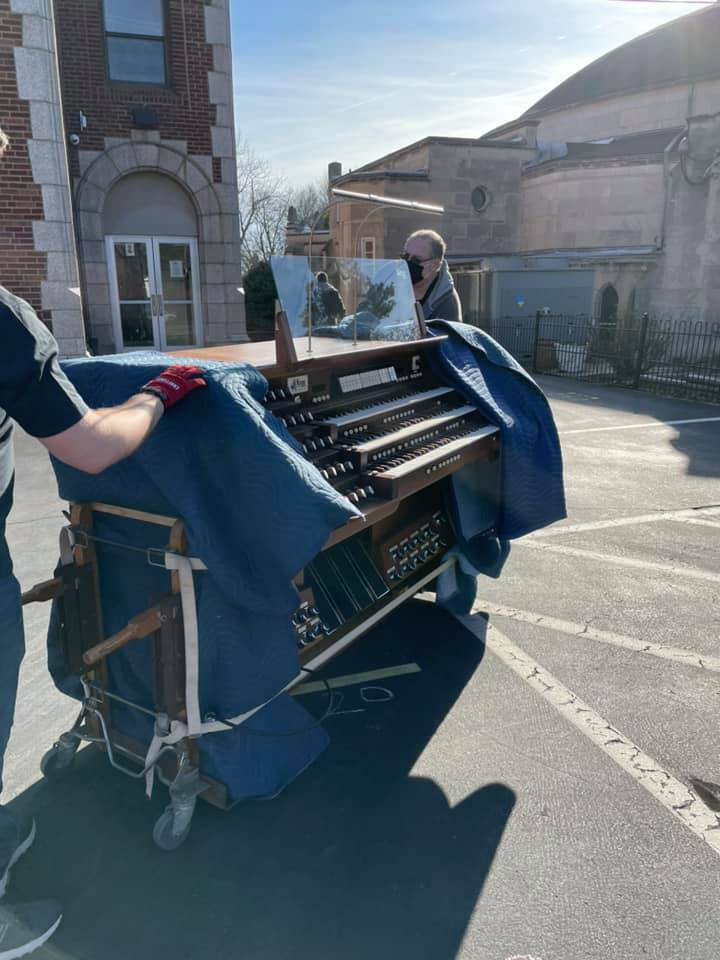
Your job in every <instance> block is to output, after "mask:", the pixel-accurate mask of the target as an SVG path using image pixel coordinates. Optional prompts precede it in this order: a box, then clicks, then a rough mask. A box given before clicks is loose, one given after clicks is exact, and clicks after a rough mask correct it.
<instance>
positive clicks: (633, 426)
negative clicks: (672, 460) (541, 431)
mask: <svg viewBox="0 0 720 960" xmlns="http://www.w3.org/2000/svg"><path fill="white" fill-rule="evenodd" d="M684 423H720V417H692V418H691V419H689V420H647V421H643V423H616V424H614V425H612V426H607V427H581V428H580V429H579V430H561V431H560V437H561V438H562V437H567V436H568V435H569V434H571V433H602V432H603V431H605V430H643V429H645V430H650V429H652V428H653V427H674V426H680V425H681V424H684Z"/></svg>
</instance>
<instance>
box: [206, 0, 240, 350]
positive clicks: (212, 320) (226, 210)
mask: <svg viewBox="0 0 720 960" xmlns="http://www.w3.org/2000/svg"><path fill="white" fill-rule="evenodd" d="M205 40H206V42H207V43H209V44H211V45H212V50H213V69H212V70H211V71H210V73H209V74H208V84H209V89H210V102H211V103H213V104H215V109H216V117H215V125H214V126H213V127H211V136H212V155H213V161H214V162H218V161H219V163H220V170H221V181H220V183H215V185H214V186H215V192H216V194H217V195H218V198H219V200H220V205H221V209H222V213H221V214H220V221H221V233H222V243H223V245H224V256H223V262H222V264H221V265H219V269H218V267H215V268H214V272H215V273H216V274H217V276H215V275H211V276H207V277H206V278H205V289H204V290H203V301H204V302H205V303H206V307H205V309H206V311H207V314H206V327H207V331H208V340H209V342H213V341H215V342H220V341H222V340H230V341H243V340H247V331H246V326H245V302H244V297H243V295H242V294H241V293H240V292H239V289H240V287H241V286H242V271H241V266H240V223H239V214H238V188H237V158H236V153H235V121H234V109H233V84H232V50H231V48H230V9H229V3H228V0H212V2H211V3H209V4H208V5H207V6H206V7H205ZM220 274H221V275H220Z"/></svg>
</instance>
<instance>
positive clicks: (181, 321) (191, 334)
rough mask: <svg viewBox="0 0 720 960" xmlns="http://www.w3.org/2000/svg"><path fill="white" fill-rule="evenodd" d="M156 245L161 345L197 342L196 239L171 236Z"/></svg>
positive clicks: (156, 241) (160, 240) (173, 345)
mask: <svg viewBox="0 0 720 960" xmlns="http://www.w3.org/2000/svg"><path fill="white" fill-rule="evenodd" d="M153 246H154V254H155V275H156V277H157V280H158V293H159V295H160V333H161V339H162V349H165V348H178V347H195V346H198V345H199V344H200V342H201V336H200V324H199V316H198V313H199V304H200V301H199V297H198V295H197V242H196V241H195V240H181V239H176V238H174V237H170V238H168V239H156V240H154V241H153Z"/></svg>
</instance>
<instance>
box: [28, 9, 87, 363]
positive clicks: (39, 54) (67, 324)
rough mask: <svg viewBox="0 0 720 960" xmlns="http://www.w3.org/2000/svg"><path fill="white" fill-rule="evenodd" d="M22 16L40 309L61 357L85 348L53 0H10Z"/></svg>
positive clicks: (82, 351) (76, 353)
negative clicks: (37, 198) (38, 203)
mask: <svg viewBox="0 0 720 960" xmlns="http://www.w3.org/2000/svg"><path fill="white" fill-rule="evenodd" d="M10 8H11V10H12V12H13V13H17V14H21V15H22V27H23V37H22V46H20V47H17V48H16V49H15V70H16V75H17V86H18V95H19V97H20V99H21V100H27V101H28V103H29V105H30V119H31V130H32V138H31V139H30V140H29V141H28V152H29V154H30V161H31V164H32V173H33V180H34V181H35V183H36V184H37V185H38V186H39V187H40V188H41V190H42V198H43V214H44V216H43V219H42V220H36V221H34V222H33V235H34V240H35V249H36V250H38V251H40V252H43V253H46V254H47V275H46V277H45V279H44V280H43V281H42V284H41V300H42V308H43V310H45V311H47V315H49V318H50V321H51V323H52V329H53V333H54V335H55V338H56V340H57V342H58V344H59V346H60V351H61V354H62V355H64V356H77V355H78V354H82V353H84V351H85V331H84V327H83V318H82V304H81V300H80V284H79V280H78V264H77V251H76V247H75V232H74V228H73V218H72V203H71V196H70V178H69V172H68V163H67V154H66V148H65V130H64V126H63V120H62V106H61V102H60V82H59V76H58V64H57V50H56V44H55V25H54V20H53V8H52V0H10Z"/></svg>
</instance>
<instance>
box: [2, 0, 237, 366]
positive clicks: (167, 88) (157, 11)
mask: <svg viewBox="0 0 720 960" xmlns="http://www.w3.org/2000/svg"><path fill="white" fill-rule="evenodd" d="M0 126H2V127H3V128H4V129H5V131H6V133H7V134H8V137H9V138H10V141H11V148H10V151H9V153H8V154H7V156H6V158H5V160H4V161H3V163H2V164H0V214H1V216H0V282H1V283H2V284H3V286H6V287H7V288H8V289H10V290H11V291H12V292H14V293H16V294H18V295H19V296H22V297H24V298H25V299H27V300H28V301H29V302H30V303H31V304H32V305H33V307H35V309H36V310H37V311H38V313H39V314H40V316H41V317H42V318H43V319H44V320H45V321H46V322H47V323H48V324H49V325H50V326H51V327H52V329H53V332H54V334H55V336H56V338H57V340H58V342H59V343H60V346H61V349H62V352H63V353H64V354H65V355H73V354H78V353H81V352H82V351H84V349H85V344H86V341H89V343H90V345H91V346H92V347H93V348H94V349H95V350H96V351H97V352H99V353H106V352H114V351H119V350H124V349H137V348H142V347H153V346H154V347H157V348H160V349H164V348H168V349H171V348H173V347H181V346H194V345H199V344H202V343H218V342H225V341H232V340H243V339H245V337H246V334H245V318H244V309H243V303H242V295H241V293H240V291H239V287H240V282H241V279H240V252H239V238H238V217H237V179H236V161H235V140H234V124H233V98H232V60H231V53H230V25H229V0H54V2H53V0H0Z"/></svg>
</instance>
